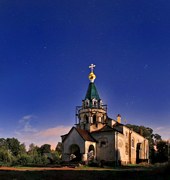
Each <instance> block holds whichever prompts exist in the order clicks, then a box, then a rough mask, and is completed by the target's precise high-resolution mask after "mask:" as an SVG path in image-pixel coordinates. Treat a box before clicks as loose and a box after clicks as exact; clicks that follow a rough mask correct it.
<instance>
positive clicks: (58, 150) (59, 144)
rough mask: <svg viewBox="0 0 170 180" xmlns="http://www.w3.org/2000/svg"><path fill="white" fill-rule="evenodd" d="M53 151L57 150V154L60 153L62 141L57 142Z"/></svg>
mask: <svg viewBox="0 0 170 180" xmlns="http://www.w3.org/2000/svg"><path fill="white" fill-rule="evenodd" d="M55 151H57V152H58V154H59V155H61V153H62V143H61V142H58V144H57V146H56V148H55Z"/></svg>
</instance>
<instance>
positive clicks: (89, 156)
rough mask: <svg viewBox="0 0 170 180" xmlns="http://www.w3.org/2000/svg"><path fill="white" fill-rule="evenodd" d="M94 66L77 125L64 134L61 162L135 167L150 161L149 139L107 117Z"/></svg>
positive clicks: (118, 121)
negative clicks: (106, 163)
mask: <svg viewBox="0 0 170 180" xmlns="http://www.w3.org/2000/svg"><path fill="white" fill-rule="evenodd" d="M94 67H95V65H93V64H91V65H90V66H89V68H90V69H91V72H90V74H89V80H90V83H89V86H88V89H87V92H86V96H85V98H84V100H83V101H82V106H77V107H76V112H77V114H76V116H77V123H76V124H75V126H73V127H72V128H71V130H70V131H69V132H68V134H65V135H62V136H61V138H62V160H63V161H77V162H78V161H83V162H86V163H88V162H91V161H95V162H102V161H103V162H108V163H115V164H122V165H123V164H129V163H130V164H136V163H139V162H143V161H145V162H147V161H148V158H149V144H148V140H147V139H146V138H144V137H143V136H142V135H140V134H138V133H136V132H134V131H133V130H132V129H129V128H128V127H126V126H125V125H123V124H122V123H121V115H120V114H118V115H117V119H116V120H115V119H112V118H110V117H108V114H107V105H104V104H103V102H102V100H101V99H100V96H99V94H98V91H97V89H96V86H95V84H94V81H95V79H96V75H95V74H94V72H93V71H94Z"/></svg>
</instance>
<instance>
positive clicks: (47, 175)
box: [0, 166, 170, 180]
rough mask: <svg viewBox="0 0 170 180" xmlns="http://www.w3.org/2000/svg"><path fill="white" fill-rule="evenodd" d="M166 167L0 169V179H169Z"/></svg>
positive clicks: (169, 175) (167, 167)
mask: <svg viewBox="0 0 170 180" xmlns="http://www.w3.org/2000/svg"><path fill="white" fill-rule="evenodd" d="M169 171H170V169H169V166H166V167H154V168H148V167H123V168H116V169H113V168H112V169H111V168H88V167H80V168H65V169H63V168H43V169H42V168H16V169H15V170H14V169H11V170H9V169H6V170H5V168H4V169H0V180H8V179H9V180H55V179H56V180H72V179H75V180H85V179H86V180H91V179H92V180H96V179H97V180H98V179H99V180H110V179H116V180H119V179H135V180H138V179H139V180H140V179H141V180H148V179H152V180H159V179H160V180H166V179H167V180H169V179H170V173H169Z"/></svg>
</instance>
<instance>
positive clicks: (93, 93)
mask: <svg viewBox="0 0 170 180" xmlns="http://www.w3.org/2000/svg"><path fill="white" fill-rule="evenodd" d="M95 66H96V65H94V64H91V65H90V66H89V68H90V69H91V72H90V74H89V80H90V83H89V87H88V89H87V93H86V97H85V99H88V100H92V99H96V100H100V97H99V94H98V92H97V89H96V86H95V84H94V80H95V79H96V75H95V74H94V72H93V70H94V67H95Z"/></svg>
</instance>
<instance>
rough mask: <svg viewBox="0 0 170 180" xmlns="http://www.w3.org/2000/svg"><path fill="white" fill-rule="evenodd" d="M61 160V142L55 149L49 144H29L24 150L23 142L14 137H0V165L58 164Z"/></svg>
mask: <svg viewBox="0 0 170 180" xmlns="http://www.w3.org/2000/svg"><path fill="white" fill-rule="evenodd" d="M60 160H61V143H58V145H57V146H56V149H55V150H51V145H49V144H44V145H42V146H41V147H38V146H36V145H34V144H30V146H29V149H28V150H26V147H25V144H24V143H20V142H19V141H18V139H16V138H7V139H4V138H0V166H19V165H21V166H46V165H48V164H59V163H60Z"/></svg>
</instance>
